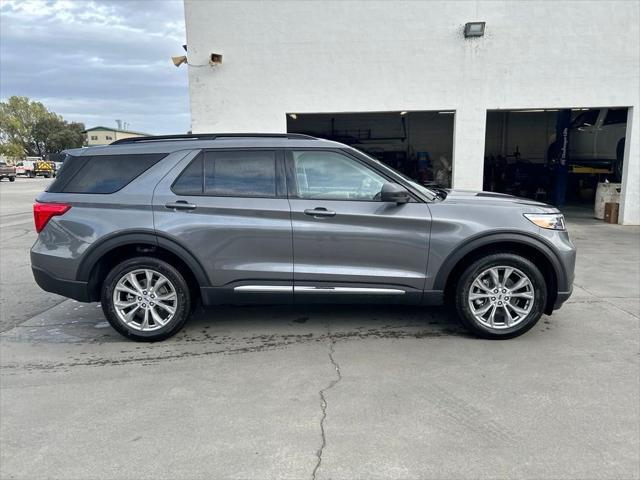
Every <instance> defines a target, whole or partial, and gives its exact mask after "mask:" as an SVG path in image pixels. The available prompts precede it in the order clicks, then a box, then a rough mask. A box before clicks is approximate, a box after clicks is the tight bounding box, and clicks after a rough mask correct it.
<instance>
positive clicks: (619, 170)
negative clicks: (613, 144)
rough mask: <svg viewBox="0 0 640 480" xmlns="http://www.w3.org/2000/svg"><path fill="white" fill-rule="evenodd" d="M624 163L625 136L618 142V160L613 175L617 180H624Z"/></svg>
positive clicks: (614, 165)
mask: <svg viewBox="0 0 640 480" xmlns="http://www.w3.org/2000/svg"><path fill="white" fill-rule="evenodd" d="M623 163H624V138H623V139H622V140H620V141H619V142H618V146H617V148H616V162H615V163H614V164H613V177H614V180H615V181H616V182H621V181H622V168H623Z"/></svg>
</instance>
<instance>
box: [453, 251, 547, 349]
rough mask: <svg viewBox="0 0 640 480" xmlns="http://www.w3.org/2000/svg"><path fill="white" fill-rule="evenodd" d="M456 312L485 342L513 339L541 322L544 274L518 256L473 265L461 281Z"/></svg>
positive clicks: (487, 259) (492, 257) (505, 255)
mask: <svg viewBox="0 0 640 480" xmlns="http://www.w3.org/2000/svg"><path fill="white" fill-rule="evenodd" d="M455 299H456V309H457V311H458V314H459V316H460V319H461V321H462V323H463V324H464V325H465V326H466V327H467V328H468V329H470V330H471V331H472V332H474V333H476V334H477V335H479V336H481V337H484V338H497V339H499V338H504V339H506V338H513V337H517V336H518V335H522V334H523V333H525V332H526V331H528V330H529V329H531V328H532V327H533V326H534V325H535V324H536V323H537V322H538V320H539V319H540V317H541V316H542V313H543V311H544V306H545V304H546V299H547V287H546V283H545V280H544V277H543V275H542V273H541V272H540V270H539V269H538V268H537V267H536V266H535V265H534V264H533V263H532V262H531V261H530V260H528V259H526V258H524V257H522V256H520V255H517V254H514V253H496V254H492V255H487V256H485V257H483V258H480V259H478V260H476V261H475V262H473V263H472V264H471V265H469V267H467V268H466V269H465V271H464V272H463V273H462V275H461V276H460V278H459V280H458V284H457V290H456V296H455Z"/></svg>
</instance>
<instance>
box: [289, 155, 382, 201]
mask: <svg viewBox="0 0 640 480" xmlns="http://www.w3.org/2000/svg"><path fill="white" fill-rule="evenodd" d="M293 161H294V165H295V169H296V181H297V182H296V183H297V189H298V192H297V193H298V197H299V198H309V199H326V200H379V198H380V191H381V190H382V185H384V183H385V182H386V180H385V179H384V177H382V176H380V175H378V174H377V173H376V172H374V171H373V170H371V169H370V168H368V167H366V166H365V165H363V164H361V163H360V162H357V161H355V160H353V159H352V158H349V157H347V156H345V155H342V154H340V153H335V152H321V151H307V152H293Z"/></svg>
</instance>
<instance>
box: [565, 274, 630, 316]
mask: <svg viewBox="0 0 640 480" xmlns="http://www.w3.org/2000/svg"><path fill="white" fill-rule="evenodd" d="M573 284H574V285H575V286H576V287H578V288H581V289H582V290H584V291H585V292H587V293H588V294H589V295H591V296H592V297H593V298H596V299H597V302H603V303H606V304H607V305H610V306H612V307H613V308H615V309H616V310H619V311H621V312H624V313H627V314H629V315H631V316H632V317H635V318H640V317H638V315H637V314H636V313H634V312H630V311H629V310H627V309H626V308H622V307H619V306H618V305H616V304H615V303H613V302H610V301H609V300H607V298H622V299H628V298H634V297H603V296H601V295H596V294H595V293H593V292H591V291H590V290H588V289H587V288H585V287H583V286H582V285H578V284H577V283H575V282H573ZM597 302H593V303H597ZM571 303H581V302H580V301H574V302H571ZM584 303H588V301H587V302H584Z"/></svg>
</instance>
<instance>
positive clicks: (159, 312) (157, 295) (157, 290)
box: [113, 268, 178, 332]
mask: <svg viewBox="0 0 640 480" xmlns="http://www.w3.org/2000/svg"><path fill="white" fill-rule="evenodd" d="M113 306H114V308H115V311H116V314H117V315H118V318H119V319H120V320H121V321H122V322H123V323H124V324H125V325H127V326H128V327H130V328H132V329H134V330H137V331H140V332H152V331H154V330H158V329H160V328H162V327H164V326H165V325H167V324H168V323H169V322H170V321H171V320H172V319H173V317H174V315H175V313H176V309H177V306H178V296H177V294H176V288H175V287H174V285H173V283H171V281H170V280H169V279H168V278H167V277H165V276H164V275H162V274H161V273H159V272H157V271H155V270H151V269H147V268H143V269H137V270H132V271H131V272H127V273H125V274H124V275H123V276H122V277H120V280H118V283H116V286H115V288H114V290H113Z"/></svg>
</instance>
